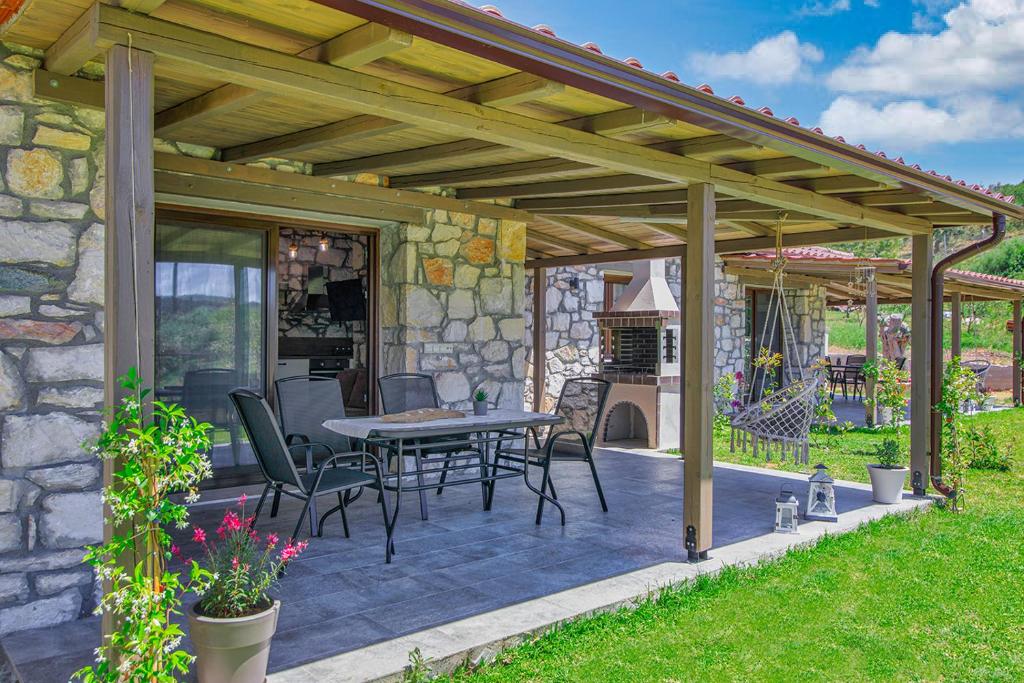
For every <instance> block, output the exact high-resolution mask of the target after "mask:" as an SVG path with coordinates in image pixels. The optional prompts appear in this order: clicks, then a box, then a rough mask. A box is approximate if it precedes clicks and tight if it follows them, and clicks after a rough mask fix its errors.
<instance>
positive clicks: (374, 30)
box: [156, 22, 413, 160]
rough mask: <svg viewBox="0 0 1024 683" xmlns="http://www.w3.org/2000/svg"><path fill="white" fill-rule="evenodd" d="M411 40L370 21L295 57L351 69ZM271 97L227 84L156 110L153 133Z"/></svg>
mask: <svg viewBox="0 0 1024 683" xmlns="http://www.w3.org/2000/svg"><path fill="white" fill-rule="evenodd" d="M412 42H413V38H412V36H411V35H409V34H408V33H405V32H403V31H396V30H394V29H391V28H388V27H386V26H381V25H380V24H375V23H372V22H370V23H367V24H363V25H362V26H358V27H356V28H354V29H352V30H351V31H346V32H345V33H342V34H341V35H339V36H336V37H335V38H332V39H330V40H328V41H326V42H324V43H321V44H319V45H314V46H313V47H311V48H308V49H306V50H303V51H302V52H300V53H299V54H298V56H299V57H302V58H303V59H311V60H318V61H323V62H327V63H328V64H334V65H335V66H343V67H347V68H351V67H357V66H362V65H364V64H369V63H370V62H373V61H376V60H378V59H380V58H382V57H386V56H387V55H389V54H392V53H394V52H397V51H399V50H404V49H405V48H407V47H409V46H410V45H412ZM271 96H272V95H271V93H268V92H266V91H263V90H257V89H255V88H247V87H245V86H241V85H236V84H234V83H229V84H227V85H223V86H221V87H219V88H215V89H214V90H211V91H209V92H206V93H203V94H202V95H199V96H198V97H194V98H192V99H191V100H188V101H186V102H182V103H181V104H179V105H176V106H174V107H171V108H169V109H165V110H164V111H162V112H160V113H158V114H157V115H156V134H157V135H158V136H161V137H168V136H170V135H173V134H174V133H175V132H177V131H178V130H180V129H181V128H184V127H186V126H190V125H196V124H199V123H202V122H203V121H206V120H208V119H211V118H214V117H218V116H224V115H226V114H230V113H231V112H233V111H237V110H239V109H244V108H245V107H248V106H250V105H252V104H255V103H257V102H260V101H262V100H266V99H269V98H270V97H271ZM392 123H393V122H392ZM226 152H227V154H226V156H225V157H224V158H225V160H232V159H234V160H240V159H241V157H240V156H239V157H232V154H231V153H230V152H231V151H230V150H226Z"/></svg>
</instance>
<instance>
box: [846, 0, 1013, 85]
mask: <svg viewBox="0 0 1024 683" xmlns="http://www.w3.org/2000/svg"><path fill="white" fill-rule="evenodd" d="M940 1H941V0H940ZM922 4H923V6H924V7H925V8H926V10H927V9H928V8H931V7H937V6H939V3H938V2H934V1H933V0H922ZM942 21H943V22H944V23H943V27H942V30H941V31H939V32H938V33H934V34H933V33H927V32H918V33H897V32H890V33H886V34H885V35H883V36H882V37H881V38H880V39H879V40H878V42H877V43H876V44H875V45H874V46H873V47H870V48H859V49H857V50H855V51H854V52H853V54H851V55H850V56H849V57H848V58H847V59H846V61H845V62H844V63H843V64H842V65H841V66H840V67H839V68H837V69H835V70H834V71H833V72H832V74H831V75H830V76H829V79H828V83H829V85H830V86H831V87H832V88H834V89H836V90H840V91H843V92H870V93H884V94H889V95H897V96H917V97H922V96H923V97H934V96H938V95H950V94H957V93H978V92H998V91H1005V90H1009V89H1012V88H1019V87H1020V86H1022V85H1024V0H967V2H964V3H963V4H960V5H959V6H957V7H955V8H954V9H952V10H950V11H949V12H947V13H946V14H945V15H944V16H943V17H942Z"/></svg>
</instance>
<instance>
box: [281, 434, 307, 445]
mask: <svg viewBox="0 0 1024 683" xmlns="http://www.w3.org/2000/svg"><path fill="white" fill-rule="evenodd" d="M284 442H285V443H286V444H287V445H289V446H291V445H292V444H293V443H295V442H298V443H299V444H307V443H309V442H310V441H309V437H308V436H306V435H305V434H288V435H287V436H285V437H284Z"/></svg>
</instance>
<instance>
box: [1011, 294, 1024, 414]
mask: <svg viewBox="0 0 1024 683" xmlns="http://www.w3.org/2000/svg"><path fill="white" fill-rule="evenodd" d="M1020 308H1021V306H1020V299H1017V300H1016V301H1014V302H1013V405H1015V406H1019V405H1020V400H1021V384H1020V382H1021V377H1020V354H1021V347H1022V343H1024V342H1022V340H1024V330H1021V317H1020V316H1021V311H1020Z"/></svg>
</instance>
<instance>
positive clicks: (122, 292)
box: [101, 46, 156, 637]
mask: <svg viewBox="0 0 1024 683" xmlns="http://www.w3.org/2000/svg"><path fill="white" fill-rule="evenodd" d="M104 87H105V91H106V96H105V109H106V114H105V119H106V144H105V146H104V151H105V155H106V207H107V212H106V227H105V229H104V254H103V256H104V270H103V273H104V309H103V310H104V319H105V326H106V329H105V332H104V337H103V354H104V363H103V395H104V404H105V406H106V408H107V409H108V410H112V409H113V408H114V407H116V406H117V405H118V404H119V402H120V400H121V398H122V397H123V396H124V393H125V392H124V390H123V389H122V388H121V386H120V383H119V382H118V379H117V378H118V377H120V376H122V375H124V374H126V373H127V372H128V371H129V370H131V369H132V368H135V369H136V370H137V371H138V375H139V377H140V378H141V379H142V380H143V381H144V382H145V383H146V385H147V386H152V383H153V382H154V380H155V378H156V370H155V361H154V357H153V349H154V348H155V337H156V314H155V301H156V293H155V276H154V272H155V265H154V231H155V219H156V209H155V203H154V191H153V127H152V126H153V102H154V90H153V55H151V54H148V53H146V52H141V51H139V50H131V49H129V48H126V47H121V46H115V47H113V48H111V49H110V50H109V51H108V52H107V54H106V81H105V86H104ZM147 412H148V411H147ZM123 464H124V463H123V462H121V461H118V462H114V461H111V460H104V461H103V482H104V485H105V486H108V485H110V484H111V483H112V482H113V476H114V472H115V471H116V470H117V469H118V468H119V467H121V466H122V465H123ZM106 519H108V520H109V517H106ZM126 532H130V529H127V528H116V527H114V526H113V525H112V524H111V523H110V522H109V521H105V522H104V524H103V538H104V540H105V541H107V542H109V541H110V540H111V538H112V537H113V536H114V535H115V534H123V533H126ZM120 564H121V567H122V569H124V570H126V571H128V572H131V571H133V570H134V569H135V562H134V560H131V559H130V557H129V559H128V560H126V561H125V562H123V563H120ZM104 588H105V590H109V589H110V583H109V581H107V582H105V583H104ZM116 627H117V625H116V623H115V619H114V617H113V616H112V615H111V614H110V613H108V612H105V613H104V615H103V619H102V625H101V628H102V632H103V634H104V636H105V637H106V636H109V635H110V634H111V633H113V632H114V630H115V629H116Z"/></svg>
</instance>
